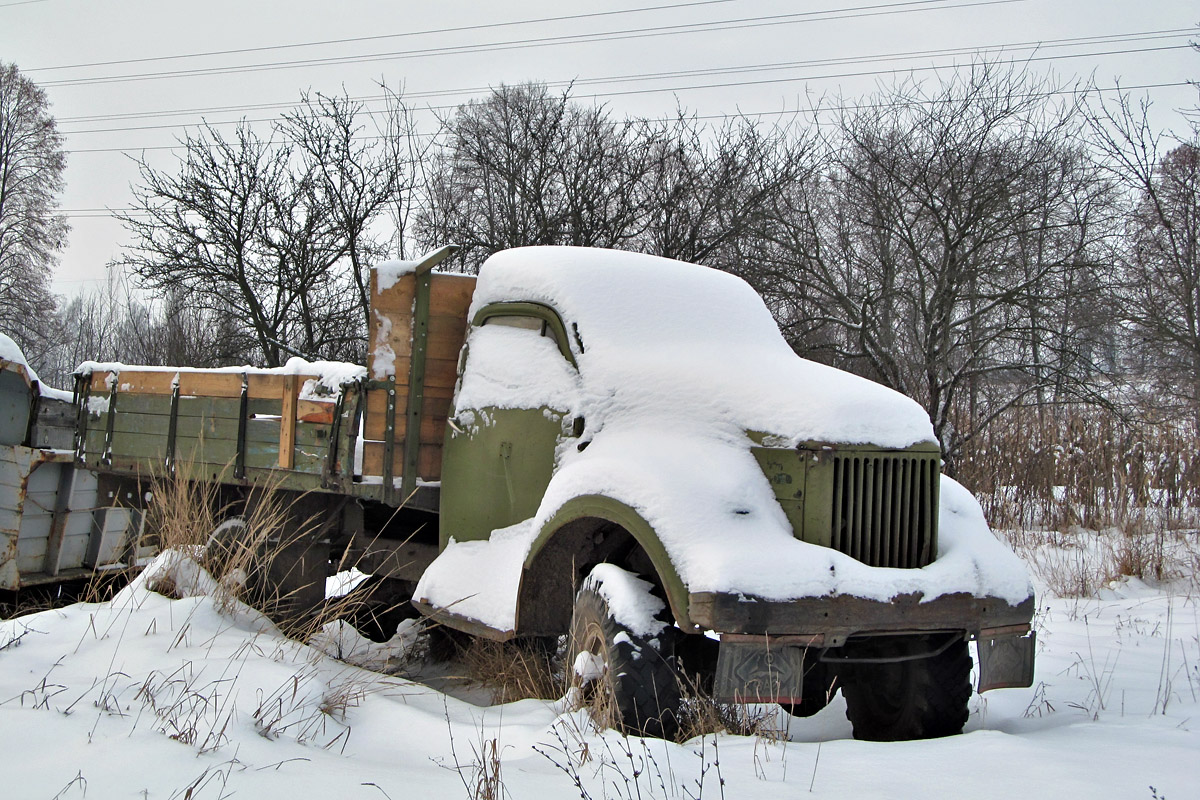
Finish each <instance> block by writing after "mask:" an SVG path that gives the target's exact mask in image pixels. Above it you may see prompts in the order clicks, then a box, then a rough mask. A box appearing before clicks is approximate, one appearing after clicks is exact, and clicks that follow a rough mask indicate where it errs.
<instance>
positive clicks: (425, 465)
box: [363, 441, 442, 485]
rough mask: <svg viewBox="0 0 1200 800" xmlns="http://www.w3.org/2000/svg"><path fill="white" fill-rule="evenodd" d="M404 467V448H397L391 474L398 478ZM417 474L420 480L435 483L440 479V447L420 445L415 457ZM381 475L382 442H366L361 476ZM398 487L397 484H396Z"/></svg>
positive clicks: (393, 455)
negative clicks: (418, 453) (417, 454)
mask: <svg viewBox="0 0 1200 800" xmlns="http://www.w3.org/2000/svg"><path fill="white" fill-rule="evenodd" d="M403 466H404V448H403V447H400V446H397V447H396V448H395V451H394V452H393V454H392V474H393V475H395V476H396V478H399V477H400V472H401V469H402V468H403ZM417 473H418V475H419V476H420V478H421V480H425V481H436V480H441V477H442V447H441V445H436V446H435V445H421V450H420V455H419V456H418V457H417ZM382 474H383V442H372V441H367V442H364V443H363V475H364V476H366V475H371V476H379V475H382ZM397 485H398V484H397Z"/></svg>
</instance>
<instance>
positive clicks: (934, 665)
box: [839, 639, 971, 742]
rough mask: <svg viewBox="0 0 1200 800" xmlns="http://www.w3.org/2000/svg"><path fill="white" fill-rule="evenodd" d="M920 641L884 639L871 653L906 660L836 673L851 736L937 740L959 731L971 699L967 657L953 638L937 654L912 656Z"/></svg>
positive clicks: (921, 645) (923, 645)
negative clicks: (851, 732)
mask: <svg viewBox="0 0 1200 800" xmlns="http://www.w3.org/2000/svg"><path fill="white" fill-rule="evenodd" d="M928 647H929V644H928V643H926V642H924V641H920V640H917V641H913V640H905V639H895V640H892V641H885V642H883V643H882V644H881V645H879V647H878V648H877V649H874V650H873V652H874V653H875V654H876V656H875V657H884V658H888V657H900V658H908V659H910V660H905V661H896V662H893V663H884V664H853V665H849V666H846V667H843V668H842V670H841V671H840V673H839V674H840V679H841V682H842V694H843V695H844V696H845V698H846V717H847V718H848V719H849V720H850V723H851V724H852V725H853V726H854V738H855V739H864V740H868V741H875V742H897V741H908V740H911V739H935V738H938V737H941V736H953V735H955V734H958V733H962V729H963V725H965V724H966V721H967V716H968V710H967V704H968V702H969V701H970V699H971V656H970V653H969V652H968V651H967V642H966V641H965V640H962V639H956V640H954V641H953V642H951V643H950V644H949V645H948V646H947V647H946V648H945V649H944V650H942V651H941V652H935V654H934V655H931V656H928V657H924V658H912V657H913V656H914V655H918V654H919V653H920V652H921V649H922V648H928Z"/></svg>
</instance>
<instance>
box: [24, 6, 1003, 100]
mask: <svg viewBox="0 0 1200 800" xmlns="http://www.w3.org/2000/svg"><path fill="white" fill-rule="evenodd" d="M1025 1H1026V0H957V1H956V2H950V0H912V1H911V2H900V3H886V4H877V5H871V6H854V7H848V8H845V9H835V10H832V11H806V12H798V13H792V14H773V15H769V16H760V17H743V18H739V19H731V20H720V21H715V22H695V23H684V24H680V25H659V26H653V27H643V28H629V29H625V30H619V31H604V32H600V33H581V34H565V35H559V36H541V37H534V38H528V39H513V40H508V41H500V42H487V43H483V44H467V45H447V46H443V47H430V48H425V49H420V50H401V51H395V52H390V53H371V54H366V55H355V56H334V57H328V58H311V59H300V60H295V61H275V62H266V63H261V64H250V65H238V66H225V67H201V68H196V69H186V70H171V71H164V72H142V73H132V74H127V75H104V76H94V77H87V78H69V79H62V80H53V81H38V83H39V85H40V86H42V87H43V88H48V87H52V86H84V85H93V84H104V83H124V82H129V81H143V80H158V79H164V78H182V77H206V76H212V75H231V74H238V73H245V72H264V71H272V70H280V69H295V68H298V67H310V66H333V65H341V64H358V63H367V62H372V61H387V60H400V59H409V58H423V57H432V56H445V55H463V54H466V53H490V52H497V51H504V50H514V49H518V48H529V47H550V46H557V45H563V44H591V43H595V42H609V41H618V40H628V39H643V38H650V37H659V36H677V35H686V34H694V33H709V32H713V31H725V30H744V29H748V28H760V27H764V26H767V25H791V24H798V23H804V22H815V21H827V20H839V19H857V18H862V17H876V16H888V15H894V14H907V13H914V12H924V11H944V10H949V9H957V8H974V7H979V6H993V5H1008V4H1011V3H1021V2H1025ZM31 72H32V70H31Z"/></svg>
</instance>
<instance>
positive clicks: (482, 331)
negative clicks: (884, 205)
mask: <svg viewBox="0 0 1200 800" xmlns="http://www.w3.org/2000/svg"><path fill="white" fill-rule="evenodd" d="M578 388H579V374H578V371H577V368H576V362H575V356H574V353H573V352H572V351H571V349H570V345H569V342H568V340H567V336H566V329H565V327H564V325H563V322H562V320H561V318H560V317H559V316H558V314H557V313H556V312H555V311H554V310H553V309H551V308H550V307H548V306H544V305H541V304H537V303H495V304H492V305H489V306H487V307H485V308H484V309H482V310H481V311H479V312H478V313H477V314H476V315H475V318H474V319H473V320H472V323H471V329H470V331H469V332H468V334H467V341H466V345H465V347H464V351H463V356H462V365H461V369H460V371H459V378H458V386H457V388H456V390H455V400H454V405H453V406H452V407H451V409H450V417H449V422H448V424H447V426H446V439H445V446H444V449H443V461H442V491H441V516H440V540H441V546H442V547H443V548H444V547H445V546H446V544H447V543H448V542H449V540H450V538H453V539H454V540H456V541H467V540H473V539H486V538H488V537H489V535H490V534H491V533H492V531H495V530H498V529H500V528H506V527H508V526H510V525H514V524H516V523H518V522H521V521H523V520H526V519H529V518H530V517H532V516H533V515H534V514H535V513H536V512H537V509H538V505H539V504H540V503H541V500H542V495H543V494H544V493H545V491H546V487H547V485H548V484H549V483H550V478H551V476H552V475H553V473H554V467H555V463H556V458H557V452H558V449H559V448H560V447H563V446H569V443H568V440H572V439H573V438H574V437H576V436H577V435H578V434H579V433H580V432H581V430H582V417H580V416H578V409H577V405H578V396H579V391H578Z"/></svg>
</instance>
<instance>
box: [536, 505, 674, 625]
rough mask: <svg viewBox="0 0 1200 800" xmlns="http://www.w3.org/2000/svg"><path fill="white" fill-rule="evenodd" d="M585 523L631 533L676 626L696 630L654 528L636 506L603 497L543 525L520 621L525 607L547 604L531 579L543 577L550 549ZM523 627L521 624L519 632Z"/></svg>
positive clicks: (558, 513) (565, 507) (557, 568)
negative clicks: (543, 562) (574, 525)
mask: <svg viewBox="0 0 1200 800" xmlns="http://www.w3.org/2000/svg"><path fill="white" fill-rule="evenodd" d="M581 520H602V521H604V522H609V523H612V524H614V525H618V526H620V527H621V528H623V529H624V530H626V531H628V532H629V534H630V535H631V536H633V538H634V539H635V540H636V541H637V543H638V544H639V545H640V546H641V547H642V549H643V550H644V551H645V552H646V555H647V556H649V558H650V562H651V563H652V564H653V565H654V570H655V572H657V573H658V578H659V580H660V581H661V582H662V585H663V589H664V590H665V592H666V595H667V602H668V604H669V605H670V607H671V613H672V615H673V616H674V617H675V620H676V622H678V623H679V625H680V627H682V628H684V629H685V630H687V629H691V628H693V627H694V625H693V624H692V621H691V618H690V616H689V614H688V592H687V587H686V586H685V585H684V583H683V580H682V579H681V578H680V577H679V573H678V572H677V571H676V570H675V566H674V564H673V563H672V562H671V559H670V557H669V556H668V555H667V551H666V548H664V547H663V544H662V542H661V541H660V540H659V538H658V534H657V533H655V531H654V527H653V526H652V525H651V524H650V523H649V522H647V521H646V519H645V518H644V517H643V516H642V515H641V513H639V512H638V510H637V509H635V508H633V507H632V506H630V505H628V504H626V503H623V502H621V501H620V500H614V499H613V498H611V497H606V496H604V495H600V494H589V495H581V496H579V497H575V498H572V499H570V500H568V501H567V502H566V503H564V504H563V505H562V506H561V507H559V509H558V510H557V511H555V512H554V514H553V515H552V516H551V517H550V518H549V519H548V520H546V522H545V523H543V524H542V526H541V528H540V530H539V532H538V535H537V537H536V538H535V539H534V541H533V543H532V545H531V546H530V548H529V554H528V555H527V556H526V558H525V565H524V569H523V570H522V574H521V588H520V592H519V601H518V608H517V618H518V620H520V619H521V607H522V606H527V604H528V603H531V602H535V601H536V600H538V599H541V600H543V601H544V600H545V597H544V595H543V594H542V592H541V591H540V588H541V587H539V586H536V585H532V583H536V582H537V579H536V578H533V577H531V576H537V575H539V574H540V573H541V572H542V571H543V570H542V569H539V566H541V565H540V564H539V562H540V560H541V559H542V558H544V557H550V558H553V557H554V556H552V555H548V548H549V546H550V545H551V543H552V542H554V541H555V540H556V537H557V536H558V535H559V534H560V533H561V532H562V531H563V529H564V528H566V527H567V526H569V525H571V524H572V523H574V522H579V521H581ZM552 568H553V569H554V570H555V571H556V572H560V571H562V570H570V568H571V567H570V565H565V566H564V565H561V564H559V565H552ZM574 589H575V587H571V597H572V599H573V597H574ZM520 628H521V626H520V624H518V629H520Z"/></svg>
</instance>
